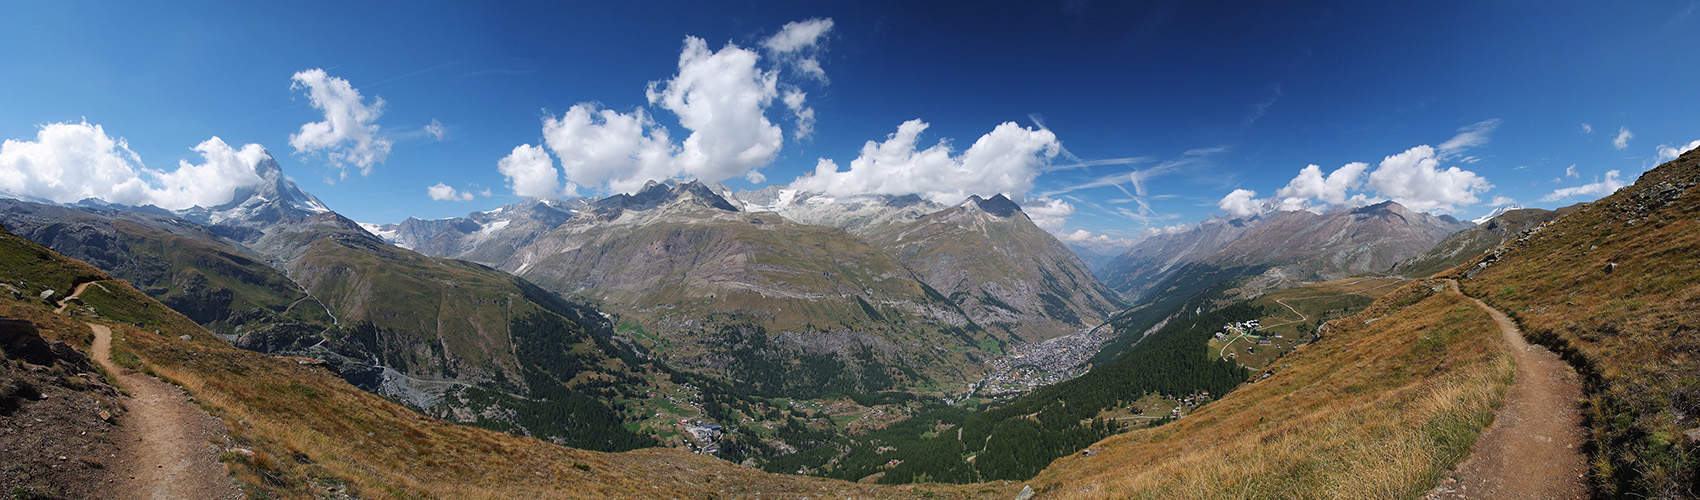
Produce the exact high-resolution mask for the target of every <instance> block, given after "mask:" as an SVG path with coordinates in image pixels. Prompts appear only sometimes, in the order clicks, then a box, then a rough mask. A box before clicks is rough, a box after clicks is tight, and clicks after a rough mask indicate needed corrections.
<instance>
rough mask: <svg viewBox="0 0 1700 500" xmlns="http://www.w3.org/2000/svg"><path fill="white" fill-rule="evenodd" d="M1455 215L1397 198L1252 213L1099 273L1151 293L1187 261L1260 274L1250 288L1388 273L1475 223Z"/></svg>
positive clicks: (1125, 287)
mask: <svg viewBox="0 0 1700 500" xmlns="http://www.w3.org/2000/svg"><path fill="white" fill-rule="evenodd" d="M1470 226H1471V225H1470V223H1468V222H1461V221H1459V220H1457V219H1453V218H1452V217H1450V216H1444V215H1443V216H1438V217H1437V216H1433V215H1429V214H1426V213H1421V212H1413V211H1411V210H1409V209H1406V208H1405V207H1403V206H1401V205H1399V204H1398V203H1395V202H1390V201H1389V202H1383V203H1379V204H1376V205H1370V206H1366V207H1359V208H1354V209H1348V210H1335V211H1330V212H1326V213H1323V214H1315V213H1311V212H1309V211H1305V210H1297V211H1282V212H1274V213H1269V214H1262V215H1259V216H1257V217H1256V218H1252V219H1220V218H1216V219H1211V220H1207V221H1205V222H1202V223H1200V224H1199V225H1198V226H1196V227H1194V228H1192V229H1190V230H1188V231H1185V232H1182V233H1176V234H1171V235H1163V236H1154V237H1152V238H1150V239H1148V240H1146V241H1143V242H1141V243H1140V244H1139V245H1136V246H1135V247H1134V248H1133V249H1130V250H1128V251H1127V252H1126V253H1123V254H1122V256H1121V257H1118V258H1117V259H1116V261H1114V262H1112V263H1111V264H1110V265H1109V266H1108V267H1106V268H1105V269H1104V270H1103V271H1102V272H1101V273H1100V274H1102V275H1104V276H1105V282H1106V283H1107V284H1109V285H1110V286H1111V287H1112V288H1115V289H1116V290H1117V291H1120V292H1122V293H1123V295H1124V296H1131V297H1149V296H1150V295H1151V294H1152V292H1153V291H1155V290H1165V289H1170V288H1173V286H1174V285H1173V284H1169V285H1165V286H1162V287H1159V286H1158V285H1159V284H1161V283H1163V282H1164V281H1165V280H1169V279H1170V278H1172V277H1174V276H1175V275H1177V274H1179V273H1181V271H1182V270H1183V269H1184V268H1185V267H1186V266H1188V265H1194V264H1196V265H1199V266H1206V267H1208V268H1210V269H1242V270H1246V271H1248V272H1253V273H1254V274H1259V273H1260V274H1261V277H1260V278H1259V279H1258V280H1254V281H1253V282H1252V283H1249V284H1248V286H1250V287H1252V289H1253V290H1251V292H1252V293H1253V294H1254V293H1255V291H1256V290H1269V289H1273V288H1284V287H1287V286H1292V284H1296V283H1298V282H1303V281H1326V280H1331V279H1338V278H1343V277H1346V276H1351V275H1354V274H1359V273H1366V272H1384V271H1386V270H1388V269H1390V268H1392V267H1393V265H1394V264H1395V263H1398V262H1400V261H1402V260H1405V259H1408V258H1411V257H1414V256H1416V255H1417V254H1418V253H1421V252H1423V251H1425V250H1428V249H1429V248H1430V247H1433V246H1434V245H1435V244H1436V243H1439V242H1440V240H1442V239H1444V238H1446V237H1447V236H1448V235H1451V234H1452V233H1455V232H1457V231H1460V230H1463V229H1466V228H1468V227H1470Z"/></svg>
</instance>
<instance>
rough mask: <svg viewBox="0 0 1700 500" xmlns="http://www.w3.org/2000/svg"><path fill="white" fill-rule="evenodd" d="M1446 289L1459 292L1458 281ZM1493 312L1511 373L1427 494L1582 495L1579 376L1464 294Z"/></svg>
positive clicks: (1499, 315) (1585, 484) (1583, 435)
mask: <svg viewBox="0 0 1700 500" xmlns="http://www.w3.org/2000/svg"><path fill="white" fill-rule="evenodd" d="M1446 281H1447V288H1448V289H1450V290H1451V291H1452V292H1453V293H1459V294H1462V293H1463V292H1462V291H1460V290H1459V289H1458V282H1457V281H1453V280H1446ZM1470 300H1473V301H1475V302H1476V306H1477V307H1480V308H1481V309H1482V310H1483V311H1487V313H1488V315H1490V316H1492V317H1493V321H1494V323H1497V324H1498V325H1499V332H1500V334H1501V336H1503V337H1504V338H1505V343H1506V345H1507V346H1509V347H1510V349H1511V355H1512V357H1513V358H1515V359H1516V360H1517V374H1516V378H1514V379H1512V380H1513V381H1512V383H1511V390H1510V391H1508V392H1507V393H1506V395H1505V402H1504V406H1502V407H1500V409H1499V412H1498V413H1497V414H1495V415H1494V419H1493V425H1491V426H1489V427H1488V428H1487V430H1486V431H1484V432H1483V433H1482V435H1481V437H1480V438H1478V439H1477V440H1476V446H1475V449H1474V450H1472V452H1471V454H1470V457H1469V458H1467V459H1465V460H1464V462H1463V463H1461V464H1459V465H1458V468H1457V469H1455V470H1453V471H1452V472H1451V473H1450V474H1448V476H1447V478H1446V479H1445V480H1442V481H1441V484H1440V486H1438V487H1436V488H1435V489H1434V491H1432V492H1429V494H1428V495H1427V496H1425V497H1424V498H1427V499H1453V498H1487V499H1500V498H1530V499H1548V498H1587V497H1588V496H1589V487H1588V482H1587V473H1588V457H1587V455H1585V454H1584V453H1583V451H1582V445H1583V443H1585V442H1586V440H1587V431H1586V430H1585V429H1584V428H1583V427H1582V410H1581V408H1580V407H1579V406H1578V404H1577V401H1578V400H1580V399H1581V397H1582V382H1581V379H1580V378H1579V377H1578V376H1577V375H1576V370H1575V369H1573V368H1571V367H1570V365H1569V364H1567V363H1565V362H1564V360H1562V359H1559V357H1558V355H1557V354H1554V353H1553V352H1552V351H1549V350H1547V349H1546V348H1544V347H1541V346H1538V345H1531V344H1529V342H1528V341H1526V340H1524V339H1523V332H1522V331H1520V330H1518V328H1517V324H1516V323H1514V322H1512V321H1511V318H1510V317H1508V316H1506V315H1505V313H1503V312H1500V310H1498V309H1494V308H1493V307H1491V306H1488V305H1487V304H1486V303H1484V302H1482V301H1481V300H1480V299H1476V298H1474V297H1471V298H1470Z"/></svg>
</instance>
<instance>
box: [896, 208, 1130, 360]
mask: <svg viewBox="0 0 1700 500" xmlns="http://www.w3.org/2000/svg"><path fill="white" fill-rule="evenodd" d="M868 241H869V242H871V243H872V244H873V245H874V246H876V247H879V248H881V249H883V250H885V251H886V252H888V253H890V254H891V255H893V256H895V257H896V258H897V259H898V261H900V262H902V263H903V264H904V265H905V266H908V267H909V268H910V269H913V270H914V271H915V273H916V274H917V275H918V276H919V277H920V278H921V280H922V281H924V282H926V283H927V285H929V286H931V287H932V288H933V289H935V290H938V291H939V292H940V293H943V294H944V295H945V296H947V297H949V298H950V299H951V300H953V301H955V302H956V303H957V304H959V305H960V306H961V307H962V309H963V311H964V312H966V313H967V314H968V317H969V318H970V319H973V320H974V322H975V323H978V324H980V325H982V326H986V327H995V328H998V329H1002V330H1006V331H1009V332H1010V333H1012V334H1014V335H1015V336H1016V337H1017V338H1020V339H1021V340H1023V341H1028V342H1038V341H1043V340H1045V339H1049V338H1054V337H1057V336H1061V335H1066V334H1069V333H1076V332H1079V331H1081V330H1083V329H1085V328H1090V327H1092V326H1095V325H1097V324H1099V323H1102V322H1103V320H1104V318H1107V317H1108V316H1109V315H1110V314H1113V313H1114V312H1115V311H1116V310H1117V309H1118V308H1119V307H1120V302H1119V301H1117V300H1116V299H1115V298H1114V297H1115V294H1114V292H1112V291H1110V290H1109V289H1108V288H1106V287H1104V285H1103V284H1102V283H1099V282H1098V280H1097V278H1095V277H1093V275H1092V272H1091V270H1090V269H1088V268H1087V267H1086V264H1084V263H1082V262H1081V261H1080V259H1079V258H1078V257H1076V256H1075V255H1074V253H1073V252H1071V251H1069V249H1068V247H1066V246H1064V245H1063V244H1062V243H1061V242H1059V241H1057V239H1056V238H1055V237H1053V236H1051V235H1050V233H1047V232H1045V231H1044V230H1043V229H1040V228H1039V226H1036V225H1034V224H1033V221H1032V220H1031V219H1028V217H1027V214H1026V213H1024V212H1022V211H1021V207H1020V206H1019V205H1017V204H1016V203H1014V202H1012V201H1010V200H1009V199H1008V198H1006V197H1004V196H1003V195H1001V194H1000V195H997V196H994V197H992V198H990V199H982V198H980V197H978V196H975V197H971V198H969V199H968V200H967V201H964V202H963V203H962V204H960V205H957V206H955V207H952V208H948V209H945V210H942V211H939V212H935V213H932V214H930V215H927V216H925V217H922V218H920V219H917V220H915V221H912V222H906V223H891V224H887V225H885V226H883V227H882V228H880V230H879V231H877V232H875V233H874V234H871V235H869V236H868Z"/></svg>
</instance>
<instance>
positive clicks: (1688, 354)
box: [1454, 151, 1700, 498]
mask: <svg viewBox="0 0 1700 500" xmlns="http://www.w3.org/2000/svg"><path fill="white" fill-rule="evenodd" d="M1696 185H1700V151H1690V152H1688V154H1685V155H1683V156H1682V157H1680V158H1678V159H1676V160H1674V161H1672V162H1669V163H1666V164H1664V165H1662V166H1660V167H1658V168H1655V169H1653V170H1651V171H1649V172H1647V173H1645V174H1642V175H1641V178H1640V179H1639V180H1637V181H1636V182H1635V184H1634V185H1632V186H1629V187H1626V188H1624V189H1622V190H1619V191H1618V192H1617V193H1615V194H1612V195H1610V196H1607V197H1605V198H1601V199H1600V200H1599V201H1595V202H1593V203H1589V204H1587V205H1585V206H1583V207H1581V208H1579V209H1577V210H1575V211H1573V212H1571V213H1569V214H1566V215H1564V216H1561V217H1559V218H1557V219H1554V220H1553V221H1551V222H1550V223H1548V224H1546V225H1544V226H1541V227H1539V228H1538V230H1533V231H1529V232H1528V233H1526V234H1525V235H1523V236H1521V237H1519V238H1517V239H1516V240H1514V241H1512V242H1511V243H1508V244H1507V245H1506V246H1504V247H1501V248H1499V249H1497V250H1495V251H1494V253H1492V254H1489V255H1487V256H1484V257H1482V258H1480V259H1478V260H1477V261H1472V262H1471V263H1469V265H1466V266H1461V267H1460V268H1458V269H1457V270H1455V271H1454V273H1455V274H1458V275H1460V276H1462V277H1463V278H1464V279H1462V280H1460V281H1461V284H1462V285H1463V287H1464V289H1465V291H1466V292H1468V293H1470V294H1471V295H1474V296H1477V297H1480V298H1481V299H1482V300H1485V301H1487V302H1488V303H1491V304H1494V305H1495V306H1496V307H1499V308H1500V309H1503V310H1505V311H1506V313H1508V314H1510V315H1511V316H1512V317H1513V318H1514V319H1516V320H1517V322H1518V323H1519V324H1520V325H1521V326H1522V328H1523V330H1524V332H1526V334H1527V335H1529V337H1530V339H1531V340H1533V341H1537V342H1540V343H1543V344H1547V345H1548V346H1551V347H1553V348H1554V350H1555V351H1558V352H1560V353H1561V354H1564V355H1565V356H1566V358H1567V359H1568V360H1569V361H1570V362H1571V363H1572V364H1573V365H1576V367H1577V371H1578V372H1579V373H1581V374H1582V375H1583V377H1584V378H1585V381H1586V384H1587V386H1586V391H1587V397H1588V400H1587V402H1586V405H1585V411H1586V412H1587V416H1588V420H1589V422H1590V423H1589V425H1590V427H1591V430H1592V432H1593V436H1592V437H1593V443H1594V449H1593V450H1592V455H1591V459H1592V461H1593V464H1592V465H1593V480H1594V482H1595V486H1596V487H1598V489H1599V491H1600V492H1601V493H1602V494H1603V495H1605V496H1607V497H1620V498H1631V497H1635V498H1646V497H1681V496H1693V495H1696V493H1697V492H1700V441H1697V439H1700V432H1696V429H1697V428H1700V335H1696V333H1695V332H1696V331H1700V308H1697V307H1696V302H1697V301H1700V220H1697V219H1700V192H1696V189H1695V186H1696Z"/></svg>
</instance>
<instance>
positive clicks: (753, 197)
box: [731, 186, 950, 238]
mask: <svg viewBox="0 0 1700 500" xmlns="http://www.w3.org/2000/svg"><path fill="white" fill-rule="evenodd" d="M731 196H732V199H734V200H737V203H738V205H739V206H740V207H741V209H742V210H744V211H746V212H774V213H777V214H779V215H780V216H783V217H785V218H787V219H791V220H794V221H797V222H801V223H803V224H813V225H817V226H828V227H836V228H840V229H843V230H845V231H849V232H850V233H851V234H855V235H857V236H860V237H864V238H865V237H868V236H870V235H872V234H874V233H876V232H878V231H879V230H880V229H882V228H884V227H885V226H886V225H889V224H894V223H902V222H913V221H915V220H917V219H920V218H922V217H925V216H927V215H929V214H933V213H937V212H938V211H940V210H945V209H947V208H950V207H948V206H946V205H941V204H938V203H934V202H932V201H930V200H926V199H923V198H921V197H920V196H917V195H913V194H910V195H903V196H895V195H887V194H865V195H855V196H829V195H824V194H819V193H811V192H807V191H799V190H796V189H790V188H786V187H782V186H768V187H765V188H762V189H759V190H756V191H739V192H737V193H734V194H732V195H731Z"/></svg>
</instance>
